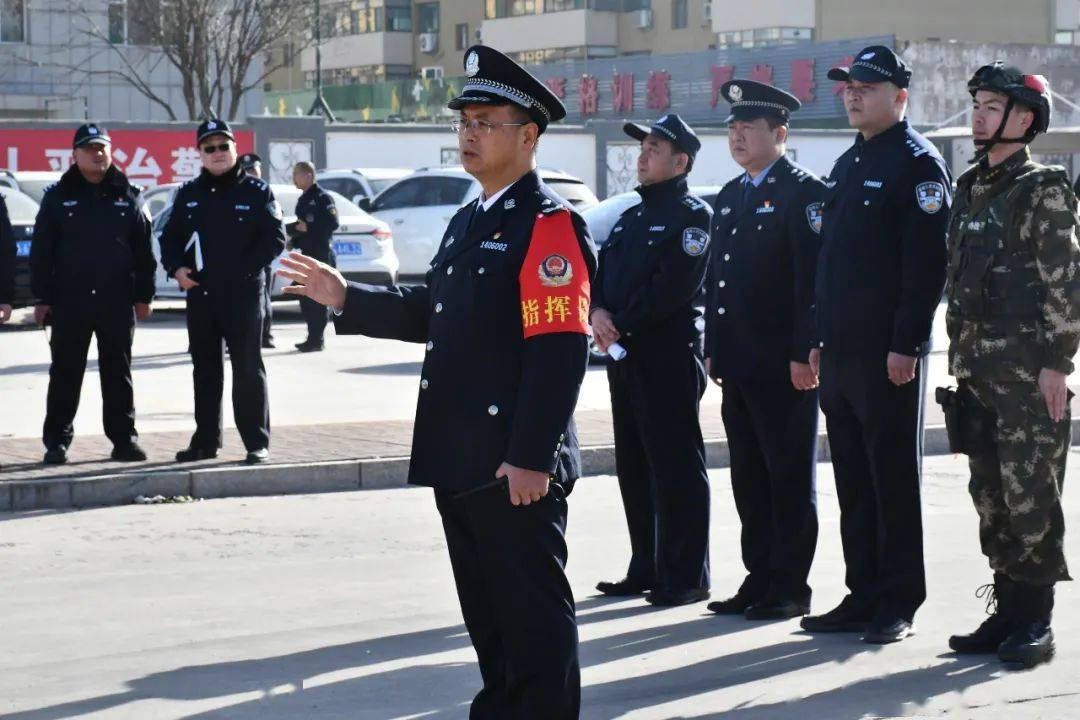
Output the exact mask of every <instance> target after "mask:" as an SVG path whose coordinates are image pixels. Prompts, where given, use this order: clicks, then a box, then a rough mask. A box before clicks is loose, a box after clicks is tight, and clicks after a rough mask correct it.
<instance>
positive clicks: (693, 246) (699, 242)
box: [682, 227, 709, 257]
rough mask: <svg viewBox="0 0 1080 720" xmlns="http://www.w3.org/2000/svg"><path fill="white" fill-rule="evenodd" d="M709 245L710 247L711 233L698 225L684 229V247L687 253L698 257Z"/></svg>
mask: <svg viewBox="0 0 1080 720" xmlns="http://www.w3.org/2000/svg"><path fill="white" fill-rule="evenodd" d="M707 247H709V233H707V232H705V231H704V230H702V229H701V228H696V227H690V228H686V229H685V230H683V234H682V249H683V251H684V252H685V253H686V254H687V255H689V256H691V257H697V256H698V255H701V254H702V253H703V252H705V248H707Z"/></svg>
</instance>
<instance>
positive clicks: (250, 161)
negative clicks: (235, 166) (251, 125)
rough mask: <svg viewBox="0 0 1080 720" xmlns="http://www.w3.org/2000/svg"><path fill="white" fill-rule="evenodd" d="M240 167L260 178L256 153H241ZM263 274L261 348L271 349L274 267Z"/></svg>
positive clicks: (260, 170)
mask: <svg viewBox="0 0 1080 720" xmlns="http://www.w3.org/2000/svg"><path fill="white" fill-rule="evenodd" d="M240 167H241V168H243V170H244V172H246V173H247V174H248V175H250V176H251V177H255V178H259V179H260V180H261V179H262V176H263V175H262V158H261V157H259V156H258V154H257V153H244V154H243V155H241V156H240ZM264 274H265V276H266V285H265V289H264V292H263V328H262V347H263V350H273V349H274V348H275V347H277V346H276V345H275V344H274V331H273V324H274V306H273V303H272V302H271V296H272V295H273V293H274V269H273V268H272V267H271V266H269V265H267V266H266V272H265V273H264Z"/></svg>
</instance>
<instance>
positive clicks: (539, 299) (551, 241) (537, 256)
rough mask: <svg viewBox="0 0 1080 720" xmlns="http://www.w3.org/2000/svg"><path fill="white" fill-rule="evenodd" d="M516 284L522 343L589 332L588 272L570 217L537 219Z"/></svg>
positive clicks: (561, 213) (564, 214)
mask: <svg viewBox="0 0 1080 720" xmlns="http://www.w3.org/2000/svg"><path fill="white" fill-rule="evenodd" d="M518 282H519V284H520V286H521V328H522V331H523V332H524V335H525V337H526V338H531V337H533V336H535V335H546V334H548V333H565V332H569V333H581V334H583V335H584V334H587V333H588V332H589V297H590V286H589V266H588V265H586V264H585V257H584V256H583V255H582V254H581V245H580V244H579V242H578V236H577V232H576V231H575V230H574V223H573V221H572V220H571V219H570V213H568V212H566V211H559V212H554V213H552V214H550V215H539V216H538V217H537V219H536V224H535V225H533V232H532V238H531V239H530V241H529V251H528V252H527V253H526V254H525V262H524V263H523V264H522V266H521V274H520V275H519V276H518Z"/></svg>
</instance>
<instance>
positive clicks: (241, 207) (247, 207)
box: [236, 205, 251, 210]
mask: <svg viewBox="0 0 1080 720" xmlns="http://www.w3.org/2000/svg"><path fill="white" fill-rule="evenodd" d="M236 209H237V210H250V209H251V206H250V205H237V206H236Z"/></svg>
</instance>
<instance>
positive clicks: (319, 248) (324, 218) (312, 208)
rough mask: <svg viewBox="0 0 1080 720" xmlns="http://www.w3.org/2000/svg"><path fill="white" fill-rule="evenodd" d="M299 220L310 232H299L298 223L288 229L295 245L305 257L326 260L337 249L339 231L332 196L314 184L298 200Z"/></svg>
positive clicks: (297, 215) (297, 211)
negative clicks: (335, 247)
mask: <svg viewBox="0 0 1080 720" xmlns="http://www.w3.org/2000/svg"><path fill="white" fill-rule="evenodd" d="M296 219H297V220H303V221H304V223H305V224H306V225H307V230H305V231H303V232H301V231H300V230H297V228H296V223H289V225H288V226H287V227H286V230H287V231H288V233H289V237H291V238H292V243H293V246H294V247H295V248H296V249H297V250H299V251H300V252H302V253H304V254H305V255H307V256H309V257H313V258H317V259H319V260H322V261H324V262H325V261H326V260H327V259H328V258H329V257H330V252H331V251H332V250H333V245H332V241H333V238H334V231H335V230H337V229H338V227H339V223H338V216H337V206H335V205H334V198H332V197H330V193H328V192H326V191H325V190H323V189H322V188H321V187H319V185H318V183H316V184H314V185H312V186H311V187H309V188H308V189H307V190H305V191H304V192H303V194H302V195H300V199H299V200H297V201H296Z"/></svg>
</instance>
